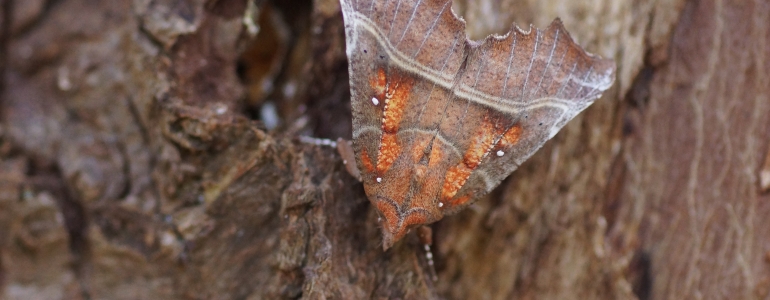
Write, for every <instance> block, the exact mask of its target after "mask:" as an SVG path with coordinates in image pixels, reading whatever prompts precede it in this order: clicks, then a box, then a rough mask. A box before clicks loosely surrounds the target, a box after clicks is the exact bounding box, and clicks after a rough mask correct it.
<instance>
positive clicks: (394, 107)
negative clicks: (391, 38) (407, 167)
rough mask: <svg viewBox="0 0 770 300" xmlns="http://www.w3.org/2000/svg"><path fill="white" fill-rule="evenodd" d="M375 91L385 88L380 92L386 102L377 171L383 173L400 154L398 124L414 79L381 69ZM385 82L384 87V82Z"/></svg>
mask: <svg viewBox="0 0 770 300" xmlns="http://www.w3.org/2000/svg"><path fill="white" fill-rule="evenodd" d="M377 74H378V76H377V82H376V84H377V85H376V86H374V87H373V88H374V89H375V91H377V90H378V89H381V88H382V89H383V91H384V93H383V94H380V97H383V99H382V101H383V102H384V106H383V113H382V115H383V116H382V127H381V128H382V129H381V130H382V138H381V139H380V149H379V151H380V153H379V155H378V156H377V173H378V174H382V173H385V171H387V170H388V169H389V168H390V166H391V165H392V164H393V162H394V161H395V160H396V158H397V157H398V155H399V154H401V146H400V145H399V143H398V139H397V137H396V133H398V125H399V123H400V122H401V118H402V117H403V115H404V107H405V106H406V104H407V101H408V100H407V99H408V97H409V93H410V92H411V89H412V79H411V78H409V77H406V76H401V75H399V74H397V73H396V72H393V74H391V75H390V76H386V75H383V74H384V71H382V69H380V70H379V71H378V72H377ZM383 82H384V88H383V87H382V84H383Z"/></svg>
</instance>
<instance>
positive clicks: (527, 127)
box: [341, 0, 615, 248]
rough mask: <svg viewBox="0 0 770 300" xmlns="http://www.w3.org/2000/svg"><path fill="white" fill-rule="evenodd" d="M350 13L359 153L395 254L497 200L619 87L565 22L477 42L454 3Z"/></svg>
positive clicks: (379, 5) (382, 4)
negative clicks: (580, 116)
mask: <svg viewBox="0 0 770 300" xmlns="http://www.w3.org/2000/svg"><path fill="white" fill-rule="evenodd" d="M341 4H342V12H343V17H344V21H345V35H346V42H347V55H348V60H349V71H350V86H351V108H352V110H353V148H354V150H355V151H356V154H357V159H356V160H357V161H358V162H359V163H360V165H362V166H363V172H362V174H361V175H362V176H361V177H362V179H363V182H364V187H365V190H366V192H367V196H368V197H369V199H370V201H371V202H372V203H373V204H374V206H375V207H376V208H377V210H378V211H379V212H380V214H381V216H382V217H383V218H384V220H383V221H382V229H383V247H385V248H388V247H389V246H390V245H391V244H392V243H394V242H395V241H397V240H398V239H400V238H402V237H403V236H404V235H405V234H406V233H407V232H408V230H409V229H410V228H412V227H414V226H417V225H420V224H426V223H431V222H435V221H436V220H439V219H441V218H442V217H443V216H444V214H446V213H450V212H454V211H457V209H459V208H462V207H464V206H466V205H468V204H470V203H471V202H473V201H474V200H475V199H477V198H478V197H480V196H483V195H484V194H486V193H488V192H489V191H490V190H491V189H493V188H494V187H495V186H496V185H497V184H499V183H500V181H502V180H503V179H504V178H505V177H506V176H508V175H509V174H510V173H511V172H513V171H514V170H515V169H516V168H517V167H518V166H519V165H520V164H521V163H522V162H523V161H524V160H526V159H527V158H528V157H529V156H531V155H532V154H533V153H534V152H535V151H536V150H537V149H538V148H540V147H541V146H542V145H543V144H544V143H545V142H546V141H547V140H548V139H550V138H551V137H552V136H553V135H554V134H556V132H558V130H559V129H561V128H562V127H563V126H564V125H565V124H566V123H567V122H568V121H569V120H570V119H572V118H573V117H574V116H575V115H576V114H577V113H579V112H580V111H582V110H583V109H585V108H586V107H588V105H590V104H591V103H592V102H593V101H594V100H595V99H597V98H598V97H599V96H600V95H601V93H602V92H604V91H605V90H607V89H608V88H609V87H610V86H611V85H612V83H613V81H614V71H615V65H614V63H613V62H612V61H610V60H603V59H601V58H599V57H596V56H593V55H590V54H588V53H586V52H585V51H584V50H583V49H582V48H580V46H578V45H577V44H575V42H573V41H572V38H571V37H570V36H569V34H568V33H567V32H566V30H565V29H564V26H563V25H562V24H561V22H560V21H559V20H556V21H554V22H553V23H552V24H551V25H550V26H549V27H548V28H546V29H545V30H538V29H531V30H528V31H523V30H520V29H518V28H513V29H512V30H511V31H510V32H509V33H507V34H506V35H504V36H490V37H488V38H487V39H485V40H484V41H481V42H473V41H469V40H467V39H466V38H465V23H464V21H462V20H461V19H459V18H458V17H457V16H455V15H454V13H453V12H452V10H451V1H450V0H423V1H412V0H400V1H397V2H396V1H387V0H374V1H369V0H366V1H364V0H341ZM374 153H376V154H377V157H376V158H375V159H374V161H373V160H372V157H371V156H370V155H372V154H374Z"/></svg>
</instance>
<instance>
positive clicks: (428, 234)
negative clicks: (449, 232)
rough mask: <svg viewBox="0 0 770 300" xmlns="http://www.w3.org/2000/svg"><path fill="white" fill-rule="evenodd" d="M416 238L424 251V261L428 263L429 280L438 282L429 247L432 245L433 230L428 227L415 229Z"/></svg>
mask: <svg viewBox="0 0 770 300" xmlns="http://www.w3.org/2000/svg"><path fill="white" fill-rule="evenodd" d="M417 237H418V238H419V239H420V243H421V244H422V245H423V249H425V259H426V260H427V261H428V269H429V271H430V279H432V280H433V281H438V274H436V267H435V264H434V262H433V252H432V251H431V250H430V246H432V245H433V229H431V228H430V226H428V225H423V226H420V227H417Z"/></svg>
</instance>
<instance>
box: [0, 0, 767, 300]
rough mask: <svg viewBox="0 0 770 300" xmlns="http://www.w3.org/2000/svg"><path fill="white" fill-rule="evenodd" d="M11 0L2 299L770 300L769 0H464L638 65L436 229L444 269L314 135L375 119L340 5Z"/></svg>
mask: <svg viewBox="0 0 770 300" xmlns="http://www.w3.org/2000/svg"><path fill="white" fill-rule="evenodd" d="M0 3H2V5H0V9H2V11H0V26H2V27H1V28H0V73H1V74H2V78H1V79H2V80H0V84H1V85H0V101H2V102H1V103H0V121H1V122H0V299H188V298H192V299H283V298H306V299H368V298H377V299H386V298H387V299H430V298H447V299H466V298H469V299H511V298H528V299H576V298H577V299H634V298H638V299H671V298H674V299H679V298H706V299H715V298H741V299H755V298H756V299H759V298H767V297H768V296H769V295H770V267H769V265H768V264H770V254H769V253H770V252H768V251H769V250H770V244H769V242H768V241H770V225H769V224H770V223H768V222H767V221H766V220H765V218H764V217H763V216H765V215H766V214H768V213H770V204H768V203H770V193H769V192H768V190H769V189H770V97H769V95H770V76H769V75H768V72H767V70H770V26H768V20H770V4H769V3H768V2H766V1H760V0H755V1H737V2H728V1H718V0H702V1H695V0H690V1H685V0H671V1H652V0H644V1H602V0H591V1H559V0H549V1H514V0H504V1H492V0H483V1H461V0H458V1H455V3H454V5H453V7H454V9H455V12H456V13H458V14H459V15H462V16H464V18H465V20H466V21H467V23H468V29H467V30H468V34H469V35H470V36H471V37H473V38H475V39H480V38H483V37H484V36H486V35H488V34H491V33H504V32H505V31H507V30H508V29H509V28H510V24H511V23H513V22H516V24H518V25H519V26H520V27H524V26H525V25H527V24H529V23H533V24H534V25H535V26H539V27H544V26H546V25H547V24H549V23H550V21H551V20H552V19H553V18H555V17H560V18H561V19H562V20H563V21H564V23H565V26H566V27H567V28H568V30H569V31H570V33H571V35H572V36H573V38H575V39H576V40H577V41H578V42H579V43H580V44H581V45H583V46H584V47H585V48H587V50H588V51H590V52H594V53H598V54H600V55H602V56H604V57H611V58H614V59H615V60H616V62H617V63H618V76H617V81H616V84H615V86H614V87H613V88H612V89H611V90H610V91H608V92H607V93H605V95H604V97H602V98H601V99H599V100H597V101H596V102H595V104H593V105H592V106H591V107H590V108H589V109H587V110H586V111H585V112H583V113H582V114H581V115H579V116H578V117H577V118H576V119H575V120H573V121H572V122H571V123H570V124H569V125H567V126H566V127H565V128H564V129H563V130H562V132H560V133H559V134H558V135H557V136H556V137H555V138H554V139H553V140H552V141H550V142H548V143H547V144H546V146H545V147H544V148H543V149H541V150H540V151H539V152H538V153H537V154H536V155H534V156H533V157H532V158H531V159H530V160H529V161H527V162H526V163H525V164H524V165H522V166H521V167H520V168H519V170H517V171H516V172H515V173H514V174H513V175H512V176H511V177H510V178H508V179H507V180H506V181H504V182H503V184H502V185H501V186H500V187H498V188H497V189H496V190H495V191H494V192H493V193H491V194H490V195H488V196H486V197H485V198H484V199H481V200H479V201H478V202H476V204H474V205H473V206H472V207H471V208H469V209H466V210H464V211H462V212H460V213H458V214H457V215H454V216H451V217H447V218H445V219H444V220H442V221H439V222H438V223H436V224H435V225H433V226H432V227H433V229H434V236H433V240H434V245H433V254H434V260H435V263H436V265H435V270H436V272H437V275H438V280H437V281H433V280H431V268H430V266H429V265H428V261H427V259H426V258H425V252H424V250H423V247H422V245H420V243H419V241H418V239H417V237H416V236H415V235H414V234H410V235H408V236H407V238H406V239H405V240H403V241H401V242H399V243H397V244H396V245H395V246H394V248H392V249H390V250H388V251H385V252H384V251H382V249H381V247H380V243H381V238H380V235H379V228H377V215H376V213H375V212H374V210H373V208H372V207H370V205H369V202H368V200H366V197H365V195H364V193H363V187H362V186H361V184H360V183H358V182H356V180H355V179H354V178H352V177H351V176H350V175H348V174H347V173H346V172H345V168H344V165H343V163H342V160H341V159H340V157H339V155H338V154H337V153H336V151H335V149H333V148H332V147H329V146H324V145H315V144H313V143H310V142H308V141H307V140H306V139H301V138H300V137H301V136H312V137H319V138H337V137H343V138H348V137H349V136H350V134H351V128H350V106H349V102H348V101H349V90H348V77H347V62H346V58H345V51H344V32H343V27H342V19H341V14H340V11H339V4H338V3H337V0H315V1H312V2H311V1H254V2H250V1H246V0H206V1H203V0H194V1H193V0H173V1H172V0H159V1H145V0H135V1H86V0H59V1H46V0H27V1H20V0H0ZM303 141H304V142H303ZM763 176H764V177H763Z"/></svg>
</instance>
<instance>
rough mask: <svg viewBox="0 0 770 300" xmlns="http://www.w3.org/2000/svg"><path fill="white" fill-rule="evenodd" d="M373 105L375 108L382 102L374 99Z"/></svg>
mask: <svg viewBox="0 0 770 300" xmlns="http://www.w3.org/2000/svg"><path fill="white" fill-rule="evenodd" d="M372 104H374V106H377V105H379V104H380V100H377V98H375V97H372Z"/></svg>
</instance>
